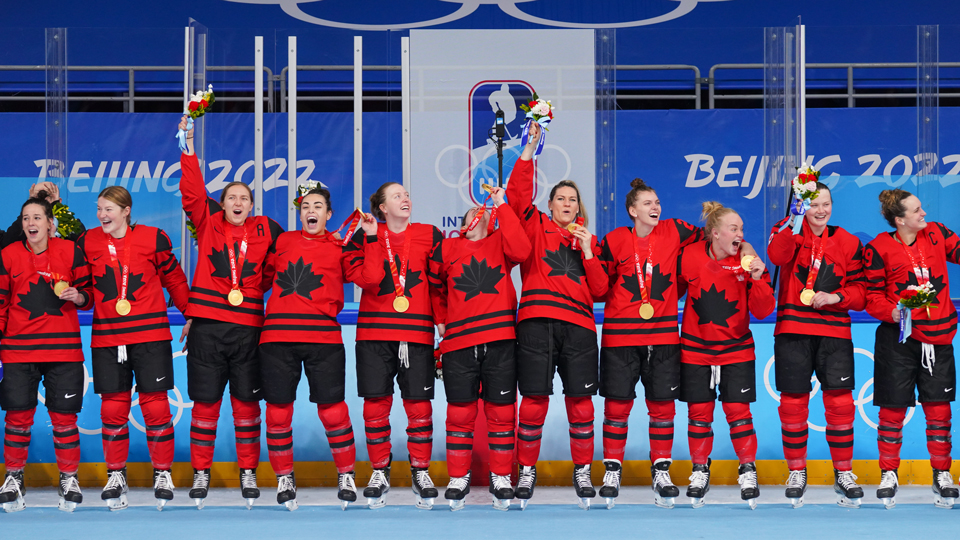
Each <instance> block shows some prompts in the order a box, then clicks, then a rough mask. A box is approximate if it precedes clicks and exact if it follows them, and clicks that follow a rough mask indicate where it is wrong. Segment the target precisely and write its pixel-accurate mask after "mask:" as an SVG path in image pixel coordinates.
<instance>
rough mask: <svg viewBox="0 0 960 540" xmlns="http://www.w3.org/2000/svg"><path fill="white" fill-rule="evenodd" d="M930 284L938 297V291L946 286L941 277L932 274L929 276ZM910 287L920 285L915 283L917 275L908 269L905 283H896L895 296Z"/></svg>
mask: <svg viewBox="0 0 960 540" xmlns="http://www.w3.org/2000/svg"><path fill="white" fill-rule="evenodd" d="M930 284H931V285H933V289H934V290H935V291H937V292H936V294H937V295H939V294H940V291H942V290H943V288H944V287H945V286H946V284H945V283H944V280H943V276H934V275H933V274H931V275H930ZM911 285H913V286H915V287H917V286H919V285H920V283H919V282H918V281H917V274H915V273H914V272H913V270H912V269H910V268H908V269H907V282H906V283H897V294H900V293H902V292H903V291H905V290H906V289H907V287H909V286H911Z"/></svg>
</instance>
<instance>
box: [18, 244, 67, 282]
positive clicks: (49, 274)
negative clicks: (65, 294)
mask: <svg viewBox="0 0 960 540" xmlns="http://www.w3.org/2000/svg"><path fill="white" fill-rule="evenodd" d="M27 251H29V252H30V258H31V260H33V268H34V270H36V271H37V274H39V275H41V276H43V277H46V278H50V279H51V280H53V282H52V283H50V286H51V287H53V286H54V285H56V284H57V282H58V281H66V280H65V279H63V276H62V275H60V274H58V273H56V272H54V271H53V270H51V269H50V254H49V253H48V254H47V266H46V268H44V267H42V266H40V265H39V264H37V261H38V260H39V258H40V256H39V255H37V254H35V253H34V252H33V250H32V249H30V248H29V247H27Z"/></svg>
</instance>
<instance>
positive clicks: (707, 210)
mask: <svg viewBox="0 0 960 540" xmlns="http://www.w3.org/2000/svg"><path fill="white" fill-rule="evenodd" d="M702 208H703V212H702V213H701V214H700V220H701V221H707V219H709V218H710V216H711V215H712V214H715V213H716V212H718V211H720V210H722V209H723V205H722V204H720V203H719V202H717V201H705V202H704V203H702Z"/></svg>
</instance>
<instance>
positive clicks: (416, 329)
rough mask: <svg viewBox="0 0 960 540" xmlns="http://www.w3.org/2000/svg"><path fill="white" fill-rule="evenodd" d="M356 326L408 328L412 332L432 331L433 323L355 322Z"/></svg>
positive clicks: (390, 328)
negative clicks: (422, 324) (421, 324)
mask: <svg viewBox="0 0 960 540" xmlns="http://www.w3.org/2000/svg"><path fill="white" fill-rule="evenodd" d="M357 328H364V329H374V330H410V331H413V332H429V333H431V334H432V333H433V325H430V326H413V325H411V324H383V323H362V322H358V323H357Z"/></svg>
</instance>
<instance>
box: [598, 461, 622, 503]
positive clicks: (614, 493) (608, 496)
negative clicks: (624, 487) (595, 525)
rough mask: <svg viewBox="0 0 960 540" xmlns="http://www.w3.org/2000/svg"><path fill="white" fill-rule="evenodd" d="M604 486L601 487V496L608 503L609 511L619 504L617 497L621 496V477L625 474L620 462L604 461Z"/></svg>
mask: <svg viewBox="0 0 960 540" xmlns="http://www.w3.org/2000/svg"><path fill="white" fill-rule="evenodd" d="M603 468H604V469H605V471H604V473H603V486H601V487H600V496H601V497H603V500H604V501H605V502H606V503H607V509H608V510H609V509H611V508H613V507H614V506H615V505H616V504H617V497H619V496H620V476H621V475H622V474H623V467H622V466H621V465H620V461H619V460H616V459H605V460H603Z"/></svg>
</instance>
